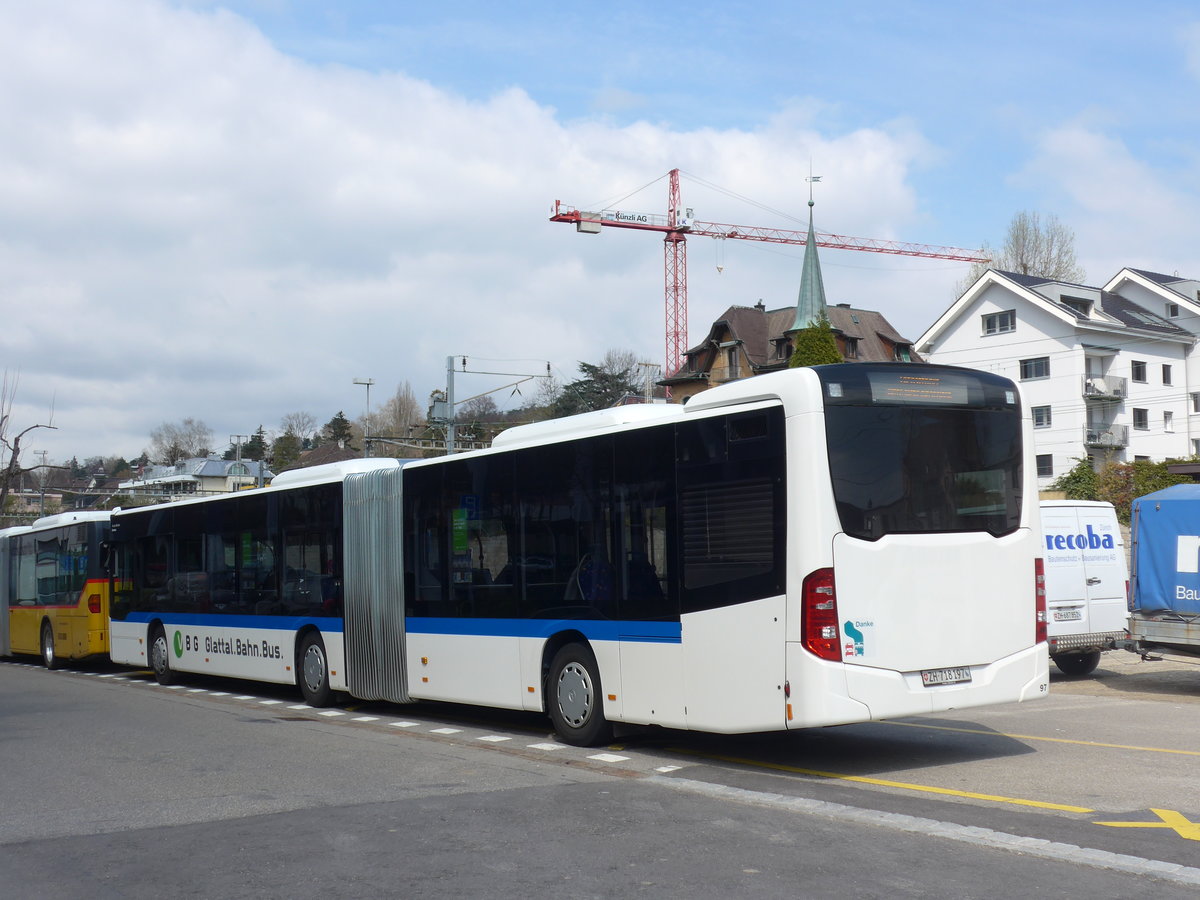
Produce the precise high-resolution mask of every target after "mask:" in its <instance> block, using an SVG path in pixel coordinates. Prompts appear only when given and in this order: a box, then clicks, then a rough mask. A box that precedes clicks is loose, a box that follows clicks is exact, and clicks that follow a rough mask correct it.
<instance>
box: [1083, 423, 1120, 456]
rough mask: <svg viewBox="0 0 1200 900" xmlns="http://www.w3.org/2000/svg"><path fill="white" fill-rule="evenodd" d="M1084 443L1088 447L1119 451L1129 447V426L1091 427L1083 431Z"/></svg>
mask: <svg viewBox="0 0 1200 900" xmlns="http://www.w3.org/2000/svg"><path fill="white" fill-rule="evenodd" d="M1083 443H1084V444H1085V445H1086V446H1088V447H1103V448H1104V449H1106V450H1119V449H1120V448H1122V447H1127V446H1129V426H1128V425H1089V426H1087V427H1086V428H1084V430H1083Z"/></svg>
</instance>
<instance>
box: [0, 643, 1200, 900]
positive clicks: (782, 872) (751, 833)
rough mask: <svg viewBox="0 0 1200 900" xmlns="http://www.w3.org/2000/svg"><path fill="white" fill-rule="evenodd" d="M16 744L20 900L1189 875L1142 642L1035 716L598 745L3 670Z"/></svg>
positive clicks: (769, 889) (1190, 811)
mask: <svg viewBox="0 0 1200 900" xmlns="http://www.w3.org/2000/svg"><path fill="white" fill-rule="evenodd" d="M0 758H2V759H3V761H4V773H5V774H4V777H3V779H0V811H2V814H0V896H3V897H5V898H18V900H20V898H27V897H28V898H55V897H71V898H77V897H80V896H89V897H98V898H140V897H151V896H153V897H160V896H171V897H222V898H226V897H289V898H291V897H380V896H386V897H450V896H454V897H475V896H487V897H513V898H516V897H521V898H528V897H618V896H620V897H624V896H633V895H637V896H658V897H679V896H688V897H691V898H709V897H713V898H715V897H722V898H724V897H783V896H789V897H827V896H834V895H837V896H849V897H889V898H890V897H979V898H983V897H1027V896H1032V895H1035V894H1036V895H1038V896H1040V897H1079V896H1088V897H1091V898H1103V897H1131V896H1135V895H1137V894H1142V893H1152V894H1153V895H1154V896H1155V897H1168V898H1169V897H1194V896H1196V894H1197V892H1198V891H1200V825H1193V824H1192V823H1196V822H1200V791H1198V790H1197V789H1196V788H1195V777H1194V773H1195V772H1197V771H1200V666H1197V665H1194V664H1192V663H1190V662H1182V663H1181V662H1163V663H1143V662H1141V661H1139V660H1138V659H1137V658H1136V657H1134V656H1133V655H1131V654H1128V653H1120V654H1116V653H1109V654H1106V655H1105V658H1104V661H1103V662H1102V664H1101V667H1100V669H1098V670H1097V675H1096V677H1092V678H1089V679H1081V680H1075V679H1066V678H1063V677H1058V676H1053V684H1052V692H1051V696H1050V697H1049V698H1048V699H1046V700H1041V701H1038V702H1035V703H1030V704H1022V705H1007V706H1000V707H992V708H986V709H975V710H969V711H965V712H964V713H960V714H948V715H941V716H926V717H919V718H912V719H905V720H903V721H897V722H885V723H871V724H866V725H856V726H845V727H842V728H828V729H814V730H810V731H803V732H797V733H791V734H770V735H745V736H715V735H693V734H688V733H683V732H671V731H664V730H661V729H629V730H625V731H623V732H619V733H618V737H617V740H616V741H615V742H614V744H613V745H612V746H610V747H608V748H599V749H590V750H587V749H581V748H573V747H565V746H563V745H561V744H558V743H557V742H555V741H553V739H552V738H550V736H549V729H548V726H547V725H546V723H545V722H544V721H543V720H542V719H541V718H540V717H537V716H530V715H525V714H511V713H497V712H494V711H489V710H479V709H471V708H463V707H451V706H438V705H418V706H413V707H401V706H389V705H384V704H369V705H346V706H343V707H340V708H337V709H331V710H313V709H309V708H308V707H304V706H303V705H302V704H301V703H300V701H299V699H298V698H297V696H296V695H295V693H294V692H292V691H288V690H286V689H282V688H276V687H272V686H267V685H255V684H248V683H243V682H233V681H216V680H211V679H203V680H200V679H197V680H195V681H192V682H189V683H188V684H186V685H183V686H180V687H178V688H174V689H167V688H161V687H158V686H157V685H155V684H154V683H153V680H152V679H150V678H148V677H147V676H146V675H145V673H131V672H128V671H126V670H122V669H119V668H117V667H111V666H90V667H83V668H80V669H76V670H68V671H63V672H47V671H45V670H43V669H41V668H38V667H36V666H35V665H21V664H15V663H0ZM1103 823H1109V824H1103ZM1114 823H1115V824H1114Z"/></svg>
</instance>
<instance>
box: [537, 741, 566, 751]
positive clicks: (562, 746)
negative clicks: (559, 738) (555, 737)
mask: <svg viewBox="0 0 1200 900" xmlns="http://www.w3.org/2000/svg"><path fill="white" fill-rule="evenodd" d="M528 747H529V749H530V750H563V749H566V745H565V744H553V743H551V742H549V741H542V742H541V743H537V744H529V745H528Z"/></svg>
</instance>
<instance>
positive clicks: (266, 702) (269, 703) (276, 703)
mask: <svg viewBox="0 0 1200 900" xmlns="http://www.w3.org/2000/svg"><path fill="white" fill-rule="evenodd" d="M258 702H259V703H260V704H261V705H263V706H279V705H280V704H281V703H283V701H282V700H259V701H258Z"/></svg>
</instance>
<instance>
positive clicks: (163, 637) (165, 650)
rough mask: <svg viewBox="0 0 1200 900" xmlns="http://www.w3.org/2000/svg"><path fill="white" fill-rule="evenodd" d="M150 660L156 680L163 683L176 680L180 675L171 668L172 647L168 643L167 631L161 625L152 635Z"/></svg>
mask: <svg viewBox="0 0 1200 900" xmlns="http://www.w3.org/2000/svg"><path fill="white" fill-rule="evenodd" d="M149 661H150V668H151V669H153V670H154V680H155V681H157V682H158V683H159V684H163V685H167V684H174V683H175V682H176V680H177V678H178V676H176V674H175V672H174V670H173V669H172V668H171V647H170V645H169V644H168V643H167V633H166V632H165V631H163V630H162V628H161V627H159V628H155V629H154V634H152V635H151V636H150V653H149Z"/></svg>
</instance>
